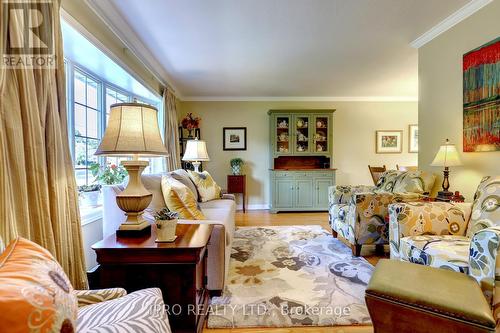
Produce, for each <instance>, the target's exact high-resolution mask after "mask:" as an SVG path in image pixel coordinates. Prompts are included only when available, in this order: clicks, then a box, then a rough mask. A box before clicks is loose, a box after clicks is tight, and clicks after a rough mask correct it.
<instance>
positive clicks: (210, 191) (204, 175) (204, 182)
mask: <svg viewBox="0 0 500 333" xmlns="http://www.w3.org/2000/svg"><path fill="white" fill-rule="evenodd" d="M188 173H189V177H190V178H191V180H192V181H193V183H194V184H195V185H196V189H197V190H198V194H199V198H200V201H201V202H206V201H210V200H214V199H220V198H222V189H221V188H220V186H219V185H217V183H216V182H215V181H214V179H213V178H212V176H210V174H209V173H208V171H203V172H195V171H191V170H188Z"/></svg>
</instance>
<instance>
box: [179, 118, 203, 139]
mask: <svg viewBox="0 0 500 333" xmlns="http://www.w3.org/2000/svg"><path fill="white" fill-rule="evenodd" d="M200 121H201V119H200V117H193V114H192V113H188V114H187V115H186V116H185V117H184V118H183V119H182V120H181V125H182V128H184V129H187V130H188V138H193V137H194V136H193V130H194V129H196V128H199V127H200Z"/></svg>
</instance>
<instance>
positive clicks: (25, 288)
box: [0, 238, 78, 333]
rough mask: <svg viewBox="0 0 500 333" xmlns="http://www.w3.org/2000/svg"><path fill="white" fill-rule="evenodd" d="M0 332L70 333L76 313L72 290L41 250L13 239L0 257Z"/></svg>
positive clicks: (66, 279)
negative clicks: (6, 330)
mask: <svg viewBox="0 0 500 333" xmlns="http://www.w3.org/2000/svg"><path fill="white" fill-rule="evenodd" d="M0 309H1V311H0V331H2V332H3V330H2V329H6V328H8V331H9V332H46V333H56V332H61V333H73V332H75V328H76V326H75V323H76V317H77V311H78V305H77V298H76V295H75V294H74V293H73V287H72V286H71V283H70V282H69V280H68V277H67V276H66V274H65V273H64V271H63V269H62V268H61V266H60V265H59V263H58V262H57V261H56V260H55V259H54V257H53V256H52V255H51V254H50V253H49V251H47V250H46V249H44V248H43V247H41V246H39V245H38V244H35V243H33V242H31V241H29V240H27V239H24V238H17V239H15V240H13V241H12V242H11V243H10V245H9V246H8V247H7V248H6V249H5V251H4V252H3V253H2V254H1V255H0Z"/></svg>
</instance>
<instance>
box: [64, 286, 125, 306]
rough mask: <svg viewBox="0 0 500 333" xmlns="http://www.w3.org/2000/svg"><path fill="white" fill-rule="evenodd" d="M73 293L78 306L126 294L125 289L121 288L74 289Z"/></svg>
mask: <svg viewBox="0 0 500 333" xmlns="http://www.w3.org/2000/svg"><path fill="white" fill-rule="evenodd" d="M73 293H74V294H75V295H76V298H77V300H78V307H82V306H86V305H91V304H95V303H100V302H105V301H109V300H112V299H116V298H120V297H123V296H125V295H127V291H126V290H125V289H123V288H108V289H94V290H74V291H73Z"/></svg>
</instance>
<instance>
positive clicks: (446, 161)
mask: <svg viewBox="0 0 500 333" xmlns="http://www.w3.org/2000/svg"><path fill="white" fill-rule="evenodd" d="M459 165H462V161H460V156H458V151H457V147H456V146H455V145H454V144H452V143H450V141H448V139H446V143H445V144H444V145H442V146H441V147H439V151H438V152H437V154H436V157H434V160H433V161H432V163H431V166H440V167H450V166H459Z"/></svg>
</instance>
